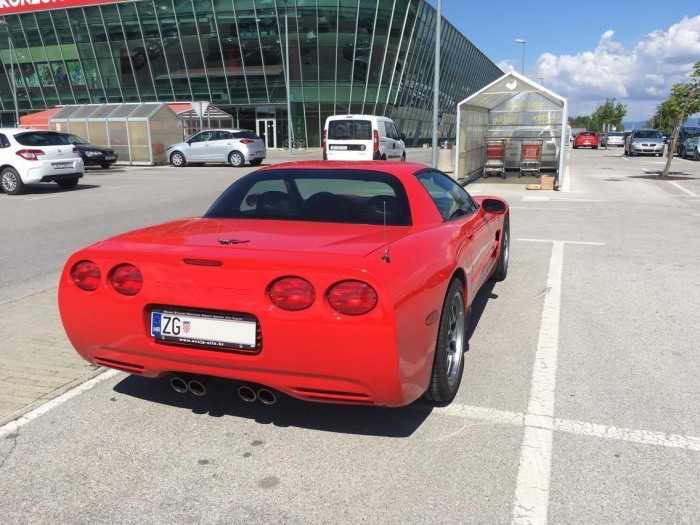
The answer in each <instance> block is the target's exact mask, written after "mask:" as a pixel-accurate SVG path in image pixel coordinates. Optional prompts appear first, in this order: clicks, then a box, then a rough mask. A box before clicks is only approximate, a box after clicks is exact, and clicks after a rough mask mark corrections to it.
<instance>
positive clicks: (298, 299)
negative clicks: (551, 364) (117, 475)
mask: <svg viewBox="0 0 700 525" xmlns="http://www.w3.org/2000/svg"><path fill="white" fill-rule="evenodd" d="M508 253H509V213H508V205H507V203H506V202H505V201H504V200H502V199H500V198H496V197H471V196H470V195H469V194H468V193H467V191H466V190H465V189H464V188H462V187H461V186H460V185H459V184H458V183H457V182H456V181H455V180H454V179H452V178H451V177H449V176H447V175H445V174H444V173H442V172H440V171H438V170H436V169H433V168H429V167H426V166H424V165H421V164H413V163H398V162H396V163H394V162H372V161H369V162H329V161H314V162H299V163H288V164H279V165H276V166H271V167H266V168H263V169H260V170H257V171H255V172H253V173H251V174H249V175H247V176H245V177H243V178H241V179H240V180H238V181H236V182H234V183H233V184H232V185H231V186H230V187H229V188H228V189H226V190H225V191H224V193H223V194H222V195H221V196H220V197H219V198H218V199H217V200H216V202H214V204H213V205H212V206H211V208H210V209H209V210H208V211H207V212H206V214H205V215H204V216H202V217H195V218H189V219H183V220H178V221H174V222H168V223H165V224H161V225H158V226H151V227H148V228H143V229H140V230H136V231H132V232H128V233H124V234H121V235H118V236H116V237H113V238H111V239H107V240H104V241H101V242H99V243H97V244H95V245H93V246H90V247H88V248H85V249H83V250H80V251H78V252H77V253H75V254H73V255H72V256H71V257H70V258H69V259H68V261H67V263H66V265H65V268H64V270H63V273H62V275H61V281H60V284H59V289H58V301H59V308H60V312H61V318H62V320H63V325H64V327H65V330H66V333H67V334H68V337H69V338H70V341H71V343H72V344H73V346H75V348H76V349H77V351H78V352H79V353H80V355H82V356H83V357H84V358H85V359H87V360H88V361H90V362H93V363H96V364H98V365H103V366H107V367H111V368H116V369H118V370H123V371H126V372H129V373H132V374H138V375H142V376H146V377H161V376H164V375H166V374H171V385H172V386H173V388H175V389H176V390H178V391H180V392H187V391H190V392H192V393H195V394H198V395H203V394H204V393H205V391H206V383H207V378H209V377H211V376H216V377H223V378H230V379H235V380H238V381H240V382H242V386H241V387H240V388H239V395H240V396H241V397H242V398H243V399H244V400H246V401H254V400H255V399H259V400H261V401H262V402H264V403H273V402H274V401H275V399H276V396H277V393H278V392H283V393H286V394H288V395H290V396H294V397H296V398H300V399H304V400H308V401H319V402H332V403H355V404H368V405H383V406H392V407H395V406H401V405H406V404H408V403H411V402H412V401H414V400H416V399H417V398H419V397H421V396H424V397H425V398H426V399H428V400H430V401H433V402H438V403H445V402H449V401H451V400H452V399H453V398H454V396H455V394H456V393H457V389H458V388H459V384H460V381H461V378H462V371H463V368H464V351H465V349H466V337H467V335H466V334H467V326H468V320H469V312H470V305H471V303H472V300H473V299H474V296H475V295H476V293H477V291H478V290H479V288H480V287H481V286H482V285H483V284H484V283H485V282H486V281H488V280H489V279H494V280H497V281H498V280H502V279H504V278H505V277H506V272H507V270H508Z"/></svg>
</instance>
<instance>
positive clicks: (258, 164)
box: [250, 159, 263, 166]
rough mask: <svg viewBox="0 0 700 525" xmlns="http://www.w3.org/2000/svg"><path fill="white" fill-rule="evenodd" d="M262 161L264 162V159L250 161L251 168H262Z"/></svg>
mask: <svg viewBox="0 0 700 525" xmlns="http://www.w3.org/2000/svg"><path fill="white" fill-rule="evenodd" d="M262 161H263V160H262V159H253V160H251V161H250V165H251V166H260V164H262Z"/></svg>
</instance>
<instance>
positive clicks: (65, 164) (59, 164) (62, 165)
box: [53, 162, 73, 170]
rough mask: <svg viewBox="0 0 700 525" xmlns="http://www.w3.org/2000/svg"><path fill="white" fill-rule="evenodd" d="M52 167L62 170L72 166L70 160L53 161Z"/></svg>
mask: <svg viewBox="0 0 700 525" xmlns="http://www.w3.org/2000/svg"><path fill="white" fill-rule="evenodd" d="M53 167H54V168H56V169H57V170H62V169H65V168H72V167H73V163H72V162H54V164H53Z"/></svg>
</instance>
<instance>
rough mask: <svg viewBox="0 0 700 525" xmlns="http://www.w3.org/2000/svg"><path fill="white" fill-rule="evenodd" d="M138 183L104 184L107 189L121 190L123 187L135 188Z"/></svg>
mask: <svg viewBox="0 0 700 525" xmlns="http://www.w3.org/2000/svg"><path fill="white" fill-rule="evenodd" d="M134 186H136V184H126V185H125V186H103V188H104V189H106V190H121V189H122V188H133V187H134Z"/></svg>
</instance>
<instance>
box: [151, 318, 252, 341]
mask: <svg viewBox="0 0 700 525" xmlns="http://www.w3.org/2000/svg"><path fill="white" fill-rule="evenodd" d="M256 335H257V322H256V320H255V319H253V318H245V317H240V316H235V315H225V314H213V313H201V312H185V311H174V310H154V311H152V312H151V336H152V337H154V338H155V339H157V340H160V341H171V342H177V343H185V344H192V345H197V346H206V347H212V348H237V349H241V350H253V349H255V346H256Z"/></svg>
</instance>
